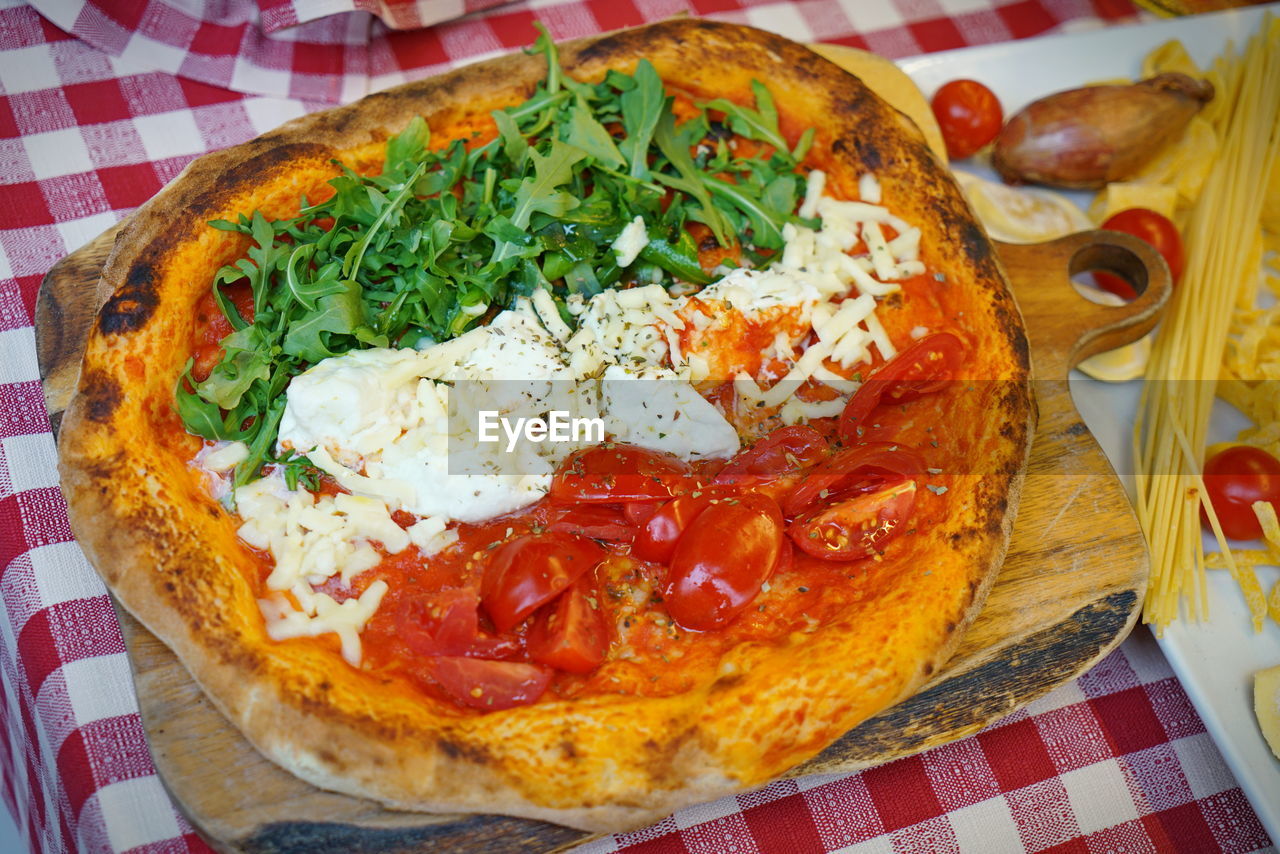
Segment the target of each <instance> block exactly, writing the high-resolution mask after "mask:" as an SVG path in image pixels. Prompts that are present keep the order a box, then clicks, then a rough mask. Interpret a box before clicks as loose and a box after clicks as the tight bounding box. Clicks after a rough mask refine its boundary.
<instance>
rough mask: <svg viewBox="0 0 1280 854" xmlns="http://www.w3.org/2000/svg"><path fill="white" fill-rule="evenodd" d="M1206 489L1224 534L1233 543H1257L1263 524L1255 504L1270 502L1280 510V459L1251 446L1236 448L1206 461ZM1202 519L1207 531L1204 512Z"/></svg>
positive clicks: (1202, 511)
mask: <svg viewBox="0 0 1280 854" xmlns="http://www.w3.org/2000/svg"><path fill="white" fill-rule="evenodd" d="M1204 488H1205V491H1206V492H1208V493H1209V501H1210V502H1211V503H1212V504H1213V512H1214V513H1215V514H1216V515H1217V517H1218V523H1219V524H1220V525H1222V532H1223V533H1224V534H1226V535H1227V536H1228V537H1231V538H1232V539H1233V540H1256V539H1258V538H1259V537H1261V536H1262V525H1261V523H1259V522H1258V516H1257V514H1256V513H1254V512H1253V503H1254V502H1255V501H1269V502H1271V504H1272V506H1274V507H1275V508H1276V509H1277V510H1280V460H1277V459H1276V458H1275V457H1273V456H1271V454H1269V453H1267V452H1266V451H1264V450H1262V449H1261V448H1255V447H1253V446H1252V445H1234V446H1232V447H1230V448H1227V449H1226V450H1224V451H1219V452H1218V453H1216V454H1214V455H1213V456H1212V457H1210V458H1209V459H1208V460H1207V461H1206V462H1205V464H1204ZM1200 519H1201V521H1202V522H1203V523H1204V526H1205V527H1206V528H1208V527H1209V517H1208V515H1207V514H1206V513H1205V512H1204V510H1203V509H1202V510H1201V511H1200Z"/></svg>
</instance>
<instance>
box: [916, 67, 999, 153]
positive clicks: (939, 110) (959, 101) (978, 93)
mask: <svg viewBox="0 0 1280 854" xmlns="http://www.w3.org/2000/svg"><path fill="white" fill-rule="evenodd" d="M931 106H932V107H933V115H934V116H935V117H936V118H937V119H938V127H939V128H940V129H941V130H942V140H943V142H945V143H946V144H947V154H948V155H949V156H951V157H953V158H955V159H957V160H959V159H962V158H965V157H968V156H969V155H971V154H973V153H975V152H976V151H977V150H978V149H980V148H982V146H984V145H986V144H987V143H988V142H991V140H993V139H995V138H996V134H998V133H1000V127H1001V125H1003V124H1004V110H1003V109H1002V108H1001V106H1000V99H999V98H997V97H996V96H995V93H994V92H992V91H991V90H990V89H988V88H987V87H986V86H983V85H982V84H981V83H979V82H978V81H977V80H952V81H951V82H950V83H945V84H943V86H942V88H941V89H939V90H938V91H937V92H936V93H935V94H934V96H933V102H932V104H931Z"/></svg>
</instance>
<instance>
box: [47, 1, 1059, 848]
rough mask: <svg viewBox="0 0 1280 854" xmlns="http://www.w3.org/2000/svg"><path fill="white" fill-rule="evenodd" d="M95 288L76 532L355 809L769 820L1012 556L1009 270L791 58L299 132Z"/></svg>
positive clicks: (123, 588)
mask: <svg viewBox="0 0 1280 854" xmlns="http://www.w3.org/2000/svg"><path fill="white" fill-rule="evenodd" d="M102 276H103V280H104V284H105V285H106V286H107V287H108V288H109V289H110V290H111V292H112V296H111V297H110V298H109V299H108V301H107V302H106V304H105V305H104V306H103V308H102V309H101V311H100V313H99V315H98V317H97V320H96V322H95V325H94V328H93V330H92V332H91V335H90V339H89V342H88V346H87V350H86V354H85V358H84V363H83V366H82V371H81V377H80V381H79V386H78V391H77V394H76V397H75V399H74V400H73V402H72V404H71V406H70V408H69V409H68V412H67V415H66V417H65V420H64V422H63V428H62V432H61V437H60V454H61V461H62V474H63V488H64V491H65V493H66V496H67V499H68V504H69V507H70V513H71V519H72V524H73V527H74V530H75V533H76V535H77V537H78V539H79V541H80V543H81V545H82V546H83V548H84V550H85V552H86V554H87V555H88V557H89V559H90V560H91V562H92V563H93V565H94V566H95V567H96V568H97V570H98V571H99V572H100V573H101V575H102V576H103V578H104V579H105V580H106V583H107V584H108V585H109V587H110V588H111V590H112V592H113V593H114V594H115V596H116V597H117V598H118V600H119V601H120V603H121V604H122V605H123V606H124V607H125V608H126V609H127V610H129V611H130V612H131V613H132V614H134V615H135V616H136V617H137V618H138V619H139V620H140V621H141V622H142V623H143V624H144V625H145V626H147V628H148V629H150V630H151V631H152V632H153V633H154V634H155V635H156V636H158V637H159V638H160V639H161V640H163V641H164V642H165V643H166V644H168V645H169V646H170V647H171V648H172V649H173V650H174V652H175V653H176V654H177V656H178V657H179V658H180V660H181V661H182V662H183V663H184V665H185V666H186V667H187V668H188V669H189V670H190V672H191V674H192V675H193V677H194V678H195V679H196V680H197V682H198V683H199V684H200V685H201V686H202V688H203V689H204V691H205V692H206V693H207V695H208V696H209V698H210V699H211V700H212V702H213V703H214V704H215V705H216V706H217V707H218V708H219V709H220V710H221V711H222V712H223V713H224V714H225V715H226V717H227V718H228V719H229V720H230V721H231V722H232V723H233V724H234V725H235V726H236V727H237V728H238V729H239V730H240V731H241V732H242V733H243V734H244V735H245V736H246V738H248V740H249V741H250V742H251V743H252V744H254V746H255V747H256V748H257V749H258V750H260V751H261V752H262V753H263V754H264V755H266V756H267V757H269V758H270V759H272V760H273V761H275V762H276V763H278V764H280V765H281V766H283V767H285V768H286V769H288V770H290V771H291V772H293V773H294V774H296V775H298V776H299V777H301V778H303V779H305V780H307V781H309V782H311V783H313V784H315V785H317V786H320V787H323V788H326V789H330V790H334V791H338V792H344V793H349V794H352V795H357V796H361V797H369V798H375V799H377V800H379V801H381V802H383V803H385V804H387V805H390V806H392V807H395V808H403V809H412V810H425V811H464V812H500V813H505V814H510V815H517V816H526V817H531V818H536V819H544V820H549V821H554V822H558V823H561V824H566V825H571V826H574V827H579V828H583V829H588V830H618V829H625V828H630V827H634V826H638V825H641V824H643V823H645V822H649V821H652V820H654V819H656V818H657V817H660V816H661V815H663V814H665V813H667V812H669V811H671V810H673V809H675V808H678V807H680V806H684V805H687V804H691V803H696V802H698V801H702V800H707V799H710V798H713V797H717V796H720V795H723V794H726V793H729V792H734V791H739V790H742V789H744V788H748V787H751V786H754V785H758V784H760V783H762V782H764V781H766V780H769V779H771V778H773V777H775V776H778V775H779V774H782V773H783V772H785V771H786V770H787V769H789V768H791V767H793V766H795V765H797V764H798V763H801V762H803V761H804V760H806V759H808V758H810V757H812V756H814V755H816V754H817V753H818V752H819V751H821V750H822V749H823V748H824V747H826V746H827V745H829V744H830V743H832V742H833V741H834V740H836V739H837V738H839V737H840V736H841V735H843V734H844V733H845V732H847V731H848V730H850V729H851V728H853V727H854V726H856V725H857V724H858V723H859V722H861V721H863V720H865V719H867V718H868V717H870V716H872V715H874V714H875V713H877V712H879V711H881V710H883V709H884V708H886V707H888V706H890V705H892V704H893V703H895V702H897V701H899V700H901V699H903V698H905V697H907V696H909V695H910V694H911V693H913V692H914V691H915V690H917V689H918V687H919V686H920V685H921V684H923V683H924V682H925V681H926V680H928V679H929V678H930V676H931V675H932V674H934V673H936V672H937V671H938V669H939V668H940V667H941V665H942V664H943V663H944V662H945V661H946V659H947V657H948V656H949V655H950V653H951V651H952V650H953V649H954V648H955V645H956V643H957V642H958V640H959V638H960V636H961V634H962V633H963V631H964V629H965V627H966V626H967V625H968V623H969V622H970V621H971V620H972V618H973V617H974V616H975V615H976V613H977V611H978V609H979V608H980V607H981V604H982V601H983V599H984V597H985V595H986V592H987V590H988V588H989V587H990V586H991V584H992V582H993V580H994V578H995V575H996V573H997V571H998V569H999V566H1000V562H1001V560H1002V558H1003V555H1004V550H1005V547H1006V543H1007V540H1008V535H1009V531H1010V528H1011V525H1012V520H1013V516H1014V513H1015V510H1016V507H1017V502H1018V496H1019V490H1020V486H1021V479H1022V475H1023V470H1024V467H1025V463H1026V459H1027V455H1028V452H1029V443H1030V436H1031V428H1032V426H1033V420H1034V407H1033V404H1032V402H1031V398H1030V391H1029V382H1028V371H1029V367H1028V352H1027V343H1026V338H1025V336H1024V334H1023V331H1022V325H1021V318H1020V316H1019V314H1018V310H1017V307H1016V305H1015V303H1014V301H1013V298H1012V296H1011V294H1010V292H1009V290H1008V288H1007V285H1006V282H1005V280H1004V277H1003V274H1002V272H1001V269H1000V265H999V262H998V259H997V258H996V256H995V254H994V253H993V250H992V246H991V243H990V242H989V240H988V239H987V237H986V235H985V234H984V232H983V231H982V229H981V227H980V226H979V225H978V224H977V223H976V222H975V220H974V218H973V216H972V215H971V214H970V212H969V210H968V209H967V208H966V206H965V204H964V202H963V201H962V197H961V195H960V192H959V191H958V189H957V188H956V186H955V184H954V183H953V182H952V180H951V178H950V177H949V174H948V173H947V171H946V169H945V168H944V167H943V165H942V164H941V163H940V162H939V161H938V159H937V158H936V157H935V156H934V155H933V154H931V153H930V151H929V149H928V147H927V146H926V144H925V143H924V141H923V137H922V136H921V134H920V132H919V131H918V129H917V128H916V127H915V125H913V124H912V123H911V122H910V121H909V120H907V119H906V118H905V117H904V116H903V115H902V114H900V113H898V112H897V111H895V110H893V109H892V108H890V107H888V106H887V105H886V104H885V103H884V102H882V101H881V100H880V99H879V98H877V97H876V96H875V95H874V94H872V93H871V92H870V91H869V90H868V89H867V87H866V86H864V85H863V83H862V82H861V81H860V80H858V79H857V78H856V77H853V76H851V75H849V74H846V73H845V72H843V71H842V70H840V68H838V67H837V66H836V65H833V64H831V63H830V62H828V61H826V60H824V59H822V58H821V57H819V56H818V55H816V54H814V53H812V52H810V51H809V50H807V49H806V48H804V47H803V46H801V45H798V44H794V43H792V42H789V41H787V40H785V39H783V38H781V37H778V36H775V35H771V34H768V33H765V32H762V31H758V30H754V29H750V28H745V27H739V26H733V25H728V24H720V23H711V22H707V21H701V20H695V19H681V20H672V21H667V22H663V23H660V24H656V25H652V26H647V27H642V28H638V29H633V30H626V31H622V32H618V33H614V34H610V35H605V36H601V37H598V38H592V39H587V40H584V41H579V42H573V43H570V44H566V45H563V46H561V47H559V48H557V46H555V45H554V44H552V43H551V41H550V40H549V39H548V38H547V37H546V35H545V33H544V34H543V36H542V37H541V38H540V39H539V40H538V42H537V44H536V45H535V47H534V49H533V50H531V51H530V52H528V53H526V54H523V55H516V56H509V57H504V58H501V59H497V60H493V61H490V62H486V63H483V64H480V65H476V66H472V67H468V68H464V69H461V70H458V71H455V72H452V73H449V74H445V75H442V76H440V77H436V78H432V79H429V80H424V81H420V82H416V83H410V84H407V85H405V86H402V87H400V88H397V89H392V90H389V91H387V92H383V93H379V94H375V95H372V96H369V97H367V98H365V99H363V100H362V101H359V102H357V103H355V104H352V105H350V106H346V107H342V108H338V109H334V110H330V111H327V112H323V113H317V114H314V115H309V116H306V117H304V118H301V119H297V120H294V121H292V122H290V123H288V124H286V125H284V126H283V127H282V128H280V129H279V130H277V131H275V132H273V133H270V134H267V135H265V136H262V137H259V138H258V139H255V140H253V141H251V142H249V143H246V144H244V145H241V146H237V147H235V148H231V149H228V150H226V151H223V152H219V153H215V154H211V155H208V156H206V157H204V158H201V159H199V160H197V161H195V162H194V163H192V164H191V166H189V167H188V169H187V170H186V172H185V173H184V174H183V175H182V176H181V177H180V178H179V179H178V180H176V181H175V182H174V183H173V184H172V185H170V186H169V187H167V188H166V189H165V190H164V191H163V192H162V193H161V194H160V195H158V196H157V197H156V198H155V199H153V200H152V201H150V202H149V203H148V204H146V205H145V206H144V207H143V208H141V209H140V210H139V211H138V212H137V214H136V215H135V216H134V218H133V219H132V220H131V222H130V224H129V225H128V227H127V228H126V229H125V230H124V231H123V232H122V234H121V236H120V237H119V239H118V240H117V242H116V245H115V248H114V250H113V252H112V254H111V256H110V258H109V259H108V261H107V263H106V266H105V268H104V270H103V273H102ZM564 413H571V414H572V417H571V418H569V420H568V421H563V420H562V421H559V422H558V421H557V418H558V417H559V416H560V415H564ZM566 417H567V416H566ZM486 419H488V420H487V421H486ZM499 424H501V429H499ZM512 425H515V426H514V428H513V426H512ZM579 426H581V427H582V428H583V429H582V430H578V429H577V427H579ZM570 427H572V428H573V429H570ZM557 435H558V436H559V438H557Z"/></svg>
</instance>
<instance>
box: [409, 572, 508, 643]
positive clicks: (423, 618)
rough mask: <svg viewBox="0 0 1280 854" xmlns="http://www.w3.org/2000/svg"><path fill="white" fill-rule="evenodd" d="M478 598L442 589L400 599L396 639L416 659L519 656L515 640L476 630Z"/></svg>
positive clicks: (471, 590)
mask: <svg viewBox="0 0 1280 854" xmlns="http://www.w3.org/2000/svg"><path fill="white" fill-rule="evenodd" d="M479 607H480V594H479V592H478V591H477V590H475V588H472V587H446V588H444V589H443V590H438V591H436V592H434V593H431V594H428V595H424V596H420V597H414V598H410V599H404V600H402V601H401V602H400V607H399V609H398V612H397V614H396V637H397V639H398V640H400V641H401V642H402V643H404V645H405V646H407V647H408V648H409V649H410V651H412V652H413V653H415V654H417V655H450V656H469V657H473V658H511V657H513V656H515V655H517V654H518V653H519V652H520V643H519V641H517V640H516V639H515V638H504V637H494V636H492V635H489V634H487V633H485V632H482V631H481V630H480V621H479V615H478V614H477V609H478V608H479Z"/></svg>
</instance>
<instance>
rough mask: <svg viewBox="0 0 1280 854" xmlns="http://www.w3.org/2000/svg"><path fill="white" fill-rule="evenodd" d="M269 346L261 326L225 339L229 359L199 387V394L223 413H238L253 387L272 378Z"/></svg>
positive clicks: (238, 331)
mask: <svg viewBox="0 0 1280 854" xmlns="http://www.w3.org/2000/svg"><path fill="white" fill-rule="evenodd" d="M265 344H266V342H265V341H264V339H263V336H262V331H261V330H260V329H259V328H258V327H257V326H246V327H244V328H243V329H239V330H237V331H235V332H233V333H231V334H230V335H228V336H227V337H226V338H223V339H222V349H223V350H224V351H225V352H226V355H225V356H224V357H223V359H222V361H221V362H219V363H218V364H217V365H215V366H214V367H213V370H212V371H210V372H209V376H208V378H207V379H206V380H205V381H204V382H202V383H200V384H199V385H197V386H196V394H198V395H199V396H200V397H202V398H204V399H205V400H207V401H209V402H210V403H214V404H217V405H218V406H219V407H221V408H222V409H234V408H235V407H236V406H237V405H238V404H239V403H240V398H241V397H242V396H244V393H245V392H246V391H248V390H249V387H250V386H251V385H253V384H254V383H255V382H257V381H258V380H264V381H265V380H266V379H267V378H268V377H270V376H271V368H270V365H269V363H268V361H267V356H266V353H265V352H264V351H265V349H266V348H265V346H264V345H265Z"/></svg>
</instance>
